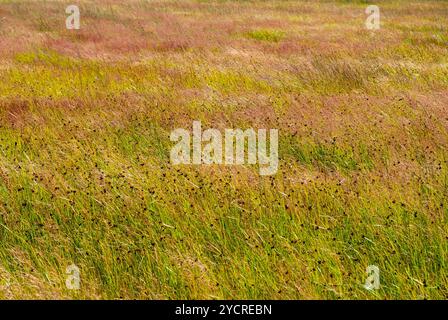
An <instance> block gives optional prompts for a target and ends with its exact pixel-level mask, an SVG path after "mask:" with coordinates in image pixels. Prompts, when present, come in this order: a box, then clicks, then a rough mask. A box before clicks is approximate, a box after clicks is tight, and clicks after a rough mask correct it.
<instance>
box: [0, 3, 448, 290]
mask: <svg viewBox="0 0 448 320" xmlns="http://www.w3.org/2000/svg"><path fill="white" fill-rule="evenodd" d="M69 4H72V3H71V2H66V1H43V0H42V1H41V0H38V1H18V0H0V298H3V299H18V298H23V299H33V298H39V299H50V298H51V299H72V298H74V299H218V298H221V299H447V298H448V225H447V220H448V1H423V0H422V1H399V0H394V1H375V2H372V1H206V0H202V1H199V0H198V1H193V0H185V1H180V0H179V1H172V0H166V1H163V0H160V1H143V0H131V1H118V0H117V1H111V0H107V1H106V0H104V1H77V2H76V4H78V5H79V8H80V14H81V28H80V29H79V30H67V29H66V27H65V19H66V17H67V16H68V15H67V14H66V13H65V8H66V7H67V5H69ZM369 4H376V5H378V6H379V8H380V10H381V29H380V30H376V31H371V30H367V29H366V27H365V24H364V22H365V20H366V18H367V15H366V13H365V9H366V7H367V6H368V5H369ZM195 120H198V121H201V122H202V124H203V126H204V127H210V128H211V127H213V128H218V129H224V128H249V127H253V128H277V129H278V130H279V170H278V172H277V174H276V175H273V176H261V175H259V173H258V170H257V168H256V166H252V165H251V166H249V165H241V166H225V165H209V166H206V165H202V166H201V165H199V166H194V165H191V166H188V165H181V166H173V165H171V163H170V148H171V147H172V145H173V143H172V142H171V141H170V132H171V131H172V130H173V129H175V128H190V127H191V124H192V122H193V121H195ZM71 264H75V265H76V266H78V267H79V269H80V277H81V285H80V289H79V290H69V289H68V288H67V287H66V278H67V274H66V268H67V266H69V265H71ZM369 265H375V266H378V268H379V270H380V282H381V286H380V288H379V289H378V290H370V291H369V290H366V289H365V288H364V286H363V285H364V283H365V279H366V277H367V273H366V268H367V267H368V266H369Z"/></svg>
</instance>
